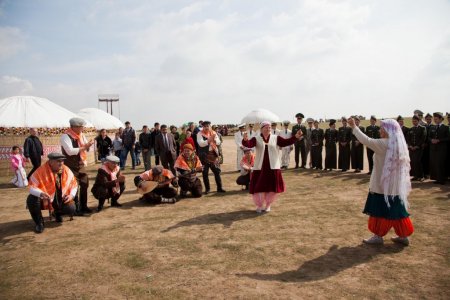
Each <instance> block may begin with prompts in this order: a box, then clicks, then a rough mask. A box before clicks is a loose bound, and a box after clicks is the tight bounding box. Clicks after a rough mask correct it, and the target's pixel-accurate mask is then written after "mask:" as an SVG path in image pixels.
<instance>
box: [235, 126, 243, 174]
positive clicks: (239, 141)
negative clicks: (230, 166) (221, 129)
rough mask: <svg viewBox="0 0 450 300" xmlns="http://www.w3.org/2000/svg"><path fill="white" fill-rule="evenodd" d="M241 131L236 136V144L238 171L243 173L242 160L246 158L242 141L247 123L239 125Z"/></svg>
mask: <svg viewBox="0 0 450 300" xmlns="http://www.w3.org/2000/svg"><path fill="white" fill-rule="evenodd" d="M238 128H239V131H238V132H236V133H235V134H234V142H235V143H236V147H237V148H236V151H237V159H236V170H237V171H238V172H241V169H242V167H241V160H242V156H244V148H245V147H244V146H242V139H243V138H244V133H245V123H242V124H240V125H238Z"/></svg>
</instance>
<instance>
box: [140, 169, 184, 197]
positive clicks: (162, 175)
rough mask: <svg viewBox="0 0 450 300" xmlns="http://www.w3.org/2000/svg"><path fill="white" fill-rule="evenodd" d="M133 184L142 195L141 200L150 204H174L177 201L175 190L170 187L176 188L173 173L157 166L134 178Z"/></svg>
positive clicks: (176, 183)
mask: <svg viewBox="0 0 450 300" xmlns="http://www.w3.org/2000/svg"><path fill="white" fill-rule="evenodd" d="M134 184H135V185H136V187H137V188H138V192H139V193H140V194H142V195H143V196H142V198H141V199H143V200H145V201H147V202H149V203H151V204H159V203H175V202H176V201H177V199H176V196H177V190H176V189H174V188H173V187H170V184H172V185H173V186H175V187H178V182H177V180H176V177H175V176H174V175H173V173H172V172H171V171H170V170H168V169H164V168H163V166H161V165H158V166H155V167H153V168H152V169H150V170H148V171H145V172H144V173H142V174H141V175H139V176H136V177H135V178H134Z"/></svg>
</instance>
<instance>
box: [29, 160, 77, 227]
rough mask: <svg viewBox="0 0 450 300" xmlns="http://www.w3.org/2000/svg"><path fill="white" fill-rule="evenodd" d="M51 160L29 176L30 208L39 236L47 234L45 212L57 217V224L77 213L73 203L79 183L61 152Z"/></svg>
mask: <svg viewBox="0 0 450 300" xmlns="http://www.w3.org/2000/svg"><path fill="white" fill-rule="evenodd" d="M48 159H49V160H48V161H47V162H46V163H45V164H43V165H42V166H40V167H39V168H38V169H37V170H36V171H35V172H34V173H33V175H31V177H30V184H29V187H30V195H29V196H28V198H27V207H28V210H29V211H30V214H31V217H32V218H33V221H34V223H35V224H36V228H35V231H36V233H41V232H43V231H44V218H43V217H42V212H41V210H42V209H45V210H47V209H48V211H49V212H50V215H54V216H55V219H56V222H62V221H63V219H62V215H63V214H68V215H70V217H71V218H72V216H73V214H74V213H75V203H74V201H73V199H74V197H75V195H76V194H77V191H78V184H77V180H76V178H75V176H74V174H73V173H72V171H71V170H70V169H69V168H68V167H66V166H65V165H64V160H65V159H66V157H65V156H64V155H63V154H61V153H50V154H49V155H48Z"/></svg>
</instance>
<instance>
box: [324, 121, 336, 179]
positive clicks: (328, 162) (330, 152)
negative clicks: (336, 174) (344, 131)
mask: <svg viewBox="0 0 450 300" xmlns="http://www.w3.org/2000/svg"><path fill="white" fill-rule="evenodd" d="M337 137H338V132H337V130H336V120H334V119H331V120H330V128H328V129H327V130H325V170H330V171H331V170H333V169H336V168H337V163H336V161H337V160H336V143H337Z"/></svg>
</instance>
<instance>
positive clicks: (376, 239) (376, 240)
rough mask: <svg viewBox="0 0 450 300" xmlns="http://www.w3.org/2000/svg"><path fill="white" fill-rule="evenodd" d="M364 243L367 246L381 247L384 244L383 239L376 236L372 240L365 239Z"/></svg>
mask: <svg viewBox="0 0 450 300" xmlns="http://www.w3.org/2000/svg"><path fill="white" fill-rule="evenodd" d="M363 242H364V243H366V244H372V245H379V244H383V238H382V237H381V236H378V235H376V234H375V235H373V236H372V237H371V238H368V239H364V240H363Z"/></svg>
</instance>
